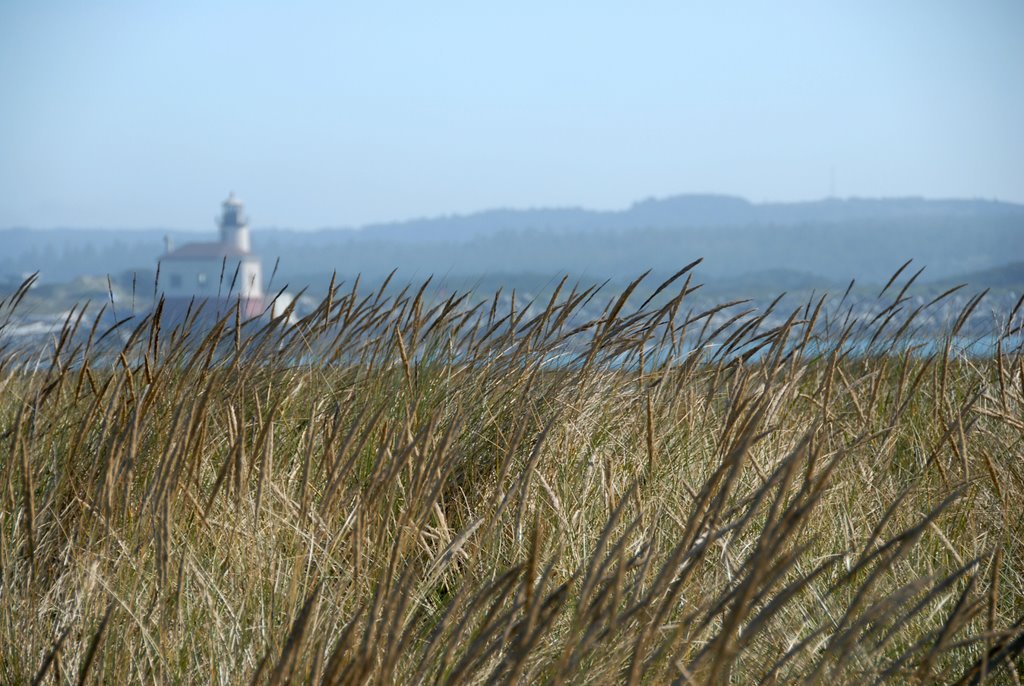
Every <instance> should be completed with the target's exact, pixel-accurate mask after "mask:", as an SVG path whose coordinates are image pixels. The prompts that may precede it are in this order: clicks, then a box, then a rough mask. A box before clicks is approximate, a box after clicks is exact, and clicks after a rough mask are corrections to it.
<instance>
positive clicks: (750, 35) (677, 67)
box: [0, 0, 1024, 229]
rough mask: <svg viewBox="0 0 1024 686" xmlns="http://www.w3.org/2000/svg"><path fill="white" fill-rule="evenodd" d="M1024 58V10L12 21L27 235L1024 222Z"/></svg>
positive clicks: (107, 16) (17, 180)
mask: <svg viewBox="0 0 1024 686" xmlns="http://www.w3.org/2000/svg"><path fill="white" fill-rule="evenodd" d="M1021 36H1024V2H1022V1H1021V0H1002V1H998V0H993V1H990V2H986V1H978V2H968V1H967V0H958V1H949V0H898V1H897V0H849V1H845V0H829V1H828V2H822V1H819V0H815V1H813V2H810V1H808V2H782V1H769V0H763V1H761V2H738V1H737V2H685V1H681V0H666V1H665V2H645V1H642V0H634V1H632V2H614V3H613V2H597V1H595V0H586V1H578V2H568V1H565V2H558V1H552V0H547V1H544V2H532V1H526V0H517V1H516V2H508V3H504V2H497V1H495V2H479V1H476V2H462V3H454V2H442V1H441V0H437V1H434V2H401V3H399V2H387V1H385V0H375V1H374V2H362V3H354V2H344V1H341V0H336V1H334V2H330V1H325V2H287V3H285V2H273V3H270V2H256V1H254V0H245V1H239V2H223V3H215V2H209V1H197V2H191V1H178V2H173V3H157V2H150V1H146V2H102V1H96V0H90V1H88V2H86V1H84V0H83V1H80V2H60V1H56V0H54V1H52V2H41V1H35V0H32V1H28V0H25V1H20V0H3V1H2V2H0V98H2V100H0V226H12V225H22V226H36V227H45V226H58V225H62V226H108V227H129V226H131V227H157V226H159V227H176V228H204V229H211V228H212V226H213V224H212V218H213V215H214V214H215V212H216V211H217V209H218V203H219V201H220V200H221V199H222V198H223V197H224V196H225V195H226V194H227V191H228V190H231V189H233V190H235V191H236V192H237V193H238V194H239V195H240V196H241V197H242V198H243V199H244V200H245V201H246V202H247V203H248V207H249V211H250V214H251V215H252V217H253V219H254V223H255V224H256V225H257V226H258V225H264V226H267V225H277V226H292V227H309V228H313V227H321V226H339V225H352V224H361V223H365V222H370V221H376V220H390V219H400V218H408V217H413V216H421V215H435V214H445V213H454V212H460V213H461V212H468V211H473V210H477V209H483V208H488V207H497V206H504V207H529V206H552V205H582V206H587V207H593V208H618V207H624V206H626V205H628V204H629V203H630V202H632V201H633V200H636V199H639V198H643V197H647V196H662V195H670V194H675V193H680V192H720V193H730V194H739V195H744V196H747V197H749V198H751V199H753V200H797V199H812V198H820V197H823V196H826V195H828V194H829V192H830V186H831V184H832V181H831V179H832V178H833V177H834V187H835V190H836V192H837V194H838V195H841V196H848V195H858V196H879V195H926V196H959V197H985V198H993V197H995V198H1001V199H1006V200H1012V201H1016V202H1024V40H1021V38H1020V37H1021ZM833 170H834V174H833Z"/></svg>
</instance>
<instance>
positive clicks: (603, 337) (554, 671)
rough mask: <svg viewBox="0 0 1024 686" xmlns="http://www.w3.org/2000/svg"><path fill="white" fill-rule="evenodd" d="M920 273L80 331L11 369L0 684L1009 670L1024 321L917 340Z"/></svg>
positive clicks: (1021, 570)
mask: <svg viewBox="0 0 1024 686" xmlns="http://www.w3.org/2000/svg"><path fill="white" fill-rule="evenodd" d="M898 276H899V275H898ZM904 281H905V279H904ZM905 285H906V284H905V283H903V281H901V279H900V278H896V277H894V280H893V281H892V282H891V283H890V284H889V286H888V287H887V288H886V289H885V291H884V292H883V293H882V294H881V295H880V296H879V297H880V298H882V299H883V300H884V301H885V303H886V308H883V309H882V314H881V315H878V316H875V317H873V318H872V319H869V320H865V319H857V318H853V317H844V316H843V313H844V310H843V309H842V307H839V306H833V305H837V304H838V303H839V302H841V297H840V296H839V295H836V296H830V297H831V300H830V299H828V298H826V299H825V300H824V301H822V300H818V299H815V300H812V301H810V302H808V303H806V304H803V305H801V306H800V307H799V308H794V309H793V310H792V312H785V313H783V314H785V317H784V318H783V320H782V321H784V323H783V324H782V325H772V326H768V325H767V324H766V323H765V322H767V321H768V320H767V319H766V317H765V312H746V313H744V312H743V307H742V306H739V307H738V308H737V307H733V308H725V309H723V310H721V311H719V312H717V313H715V312H694V311H691V310H690V309H689V308H688V306H687V294H688V293H689V292H690V291H691V289H692V288H694V285H693V284H692V282H691V281H690V279H689V273H687V271H686V270H683V272H681V273H680V274H677V275H676V277H675V278H674V279H673V280H670V281H669V282H667V283H666V284H663V288H661V289H659V291H660V292H659V293H658V294H657V297H656V298H654V299H652V300H650V301H649V302H643V303H640V302H637V300H638V299H637V298H636V297H634V296H633V293H634V290H633V287H630V288H629V289H627V290H626V291H625V292H624V293H622V294H621V295H617V296H615V297H612V298H610V299H609V300H608V304H607V307H605V309H604V313H603V314H602V315H601V316H600V317H599V318H597V319H595V320H593V321H585V322H581V321H579V319H578V318H577V317H575V316H574V313H575V312H576V311H578V310H579V308H580V307H581V306H582V304H584V303H588V302H596V301H597V300H598V299H600V298H602V297H603V296H602V294H601V292H599V291H597V290H595V289H583V290H579V289H573V288H571V287H570V286H569V285H568V284H566V283H565V282H563V285H562V286H560V287H559V289H558V290H557V291H556V292H555V294H554V296H553V297H551V298H550V300H548V299H545V301H544V302H540V303H530V304H529V307H527V303H517V302H516V299H515V297H513V298H512V299H511V301H509V300H508V299H499V298H497V297H496V298H495V299H493V300H489V301H482V302H476V301H474V300H473V296H472V294H464V295H453V296H451V297H450V298H447V299H439V300H431V299H428V298H427V296H426V295H425V294H426V293H428V292H429V290H428V286H427V285H426V284H424V285H422V287H413V288H410V289H407V290H403V291H401V292H397V293H393V294H389V293H390V292H389V293H386V292H385V291H384V290H383V289H382V290H381V291H378V292H374V293H369V294H362V293H361V292H360V291H359V290H358V288H356V287H354V286H353V287H351V288H345V289H342V288H341V287H334V286H332V288H331V292H330V293H329V294H328V296H327V297H326V298H325V299H324V301H323V302H322V303H321V305H320V307H319V308H318V309H317V310H316V311H314V312H313V313H312V314H310V315H309V316H307V317H305V318H303V319H301V320H300V321H299V322H298V323H297V324H294V325H288V324H286V323H285V321H284V319H278V320H274V321H270V322H251V323H249V324H243V322H241V321H239V319H238V317H237V316H236V314H232V313H229V314H227V315H226V316H225V317H224V318H222V319H220V320H219V321H218V322H217V323H216V325H215V326H213V327H212V329H205V328H204V329H201V328H200V327H199V326H190V325H189V323H188V322H187V321H186V322H183V323H178V324H175V325H173V326H172V325H171V324H170V323H169V322H164V323H162V322H161V317H160V313H159V312H157V313H156V315H155V316H153V317H147V318H145V319H144V320H142V321H132V322H126V323H124V324H122V325H121V326H120V327H119V328H118V329H117V330H116V331H114V332H113V333H108V334H107V335H106V336H105V337H104V333H105V332H104V330H102V328H97V329H93V330H91V331H90V330H89V322H90V321H91V320H90V319H89V318H88V317H87V316H83V315H82V312H81V310H78V311H76V312H73V313H72V314H71V315H70V316H69V317H68V322H67V325H66V326H65V329H64V331H63V332H62V333H61V334H60V335H58V336H57V337H55V339H54V342H53V345H52V346H51V347H50V348H48V349H47V350H45V351H43V352H40V351H38V350H35V351H31V352H26V351H24V350H20V349H15V348H14V347H13V346H11V345H9V344H7V345H6V347H3V348H2V350H0V473H2V478H0V483H2V485H3V493H2V495H0V653H2V654H3V656H4V657H3V659H2V660H0V680H2V681H3V682H6V683H31V682H33V681H36V682H40V683H49V682H53V683H65V682H79V681H81V682H97V683H138V682H152V681H159V682H167V683H225V684H227V683H275V684H276V683H287V682H290V683H436V682H443V683H484V682H487V683H491V682H501V683H506V682H507V683H530V684H533V683H552V684H554V683H666V682H674V683H681V684H688V683H694V684H705V683H713V684H714V683H737V684H747V683H766V684H773V683H778V684H789V683H805V682H806V683H829V684H862V683H911V684H916V683H936V682H938V683H990V684H993V683H1019V680H1020V672H1021V671H1022V670H1024V665H1022V664H1021V658H1020V655H1021V651H1022V649H1024V596H1022V592H1024V578H1022V575H1024V523H1022V521H1021V516H1020V503H1021V502H1022V500H1024V461H1022V459H1021V457H1022V445H1024V443H1022V438H1024V420H1022V417H1024V357H1022V355H1021V354H1020V349H1019V345H1018V347H1017V348H1016V349H1013V345H1012V342H1013V341H1018V342H1019V340H1020V331H1019V330H1014V328H1013V326H1014V322H1017V324H1019V321H1018V320H1019V316H1020V313H1019V312H1014V313H1004V314H1005V315H1006V317H1004V324H1005V326H1004V327H1003V329H1002V330H1001V331H997V332H996V334H997V340H998V341H999V344H998V346H997V348H996V350H995V351H994V353H995V354H994V355H993V356H991V357H989V358H974V357H968V356H964V355H958V354H957V344H956V340H957V339H956V336H955V334H956V333H957V328H958V327H959V326H960V325H961V322H960V321H952V322H950V324H949V330H948V335H947V337H946V338H944V339H942V340H937V341H935V342H934V343H935V344H934V345H933V346H932V347H930V348H926V349H916V350H915V349H913V347H912V344H913V335H912V334H913V331H914V325H913V317H910V318H909V323H906V324H904V323H905V322H908V315H909V314H911V313H910V312H908V309H907V307H906V304H907V303H906V300H905V296H904V293H905V288H904V286H905ZM901 289H902V290H901ZM19 295H20V294H15V296H14V297H12V298H10V299H9V300H8V301H6V302H5V303H4V304H3V305H2V306H0V326H2V325H3V324H2V323H3V322H4V321H11V317H12V316H13V315H14V314H16V312H17V300H18V299H19ZM978 303H979V301H977V300H972V301H971V303H970V304H969V305H968V308H970V309H974V308H976V307H977V306H978ZM731 312H735V313H736V317H735V319H733V318H732V316H731V315H730V316H725V314H724V313H731ZM963 319H966V317H964V318H963ZM730 320H732V321H731V322H730ZM725 324H728V325H727V326H726V325H725ZM114 340H116V341H117V344H116V346H111V341H114ZM4 345H5V344H4V341H3V339H2V338H0V346H4Z"/></svg>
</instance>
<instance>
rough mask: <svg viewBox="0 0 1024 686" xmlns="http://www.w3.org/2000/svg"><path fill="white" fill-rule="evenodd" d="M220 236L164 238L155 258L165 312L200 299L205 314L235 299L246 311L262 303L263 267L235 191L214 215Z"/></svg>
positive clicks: (257, 310) (255, 312)
mask: <svg viewBox="0 0 1024 686" xmlns="http://www.w3.org/2000/svg"><path fill="white" fill-rule="evenodd" d="M216 222H217V227H218V229H219V230H220V236H219V238H220V240H219V241H212V242H208V243H205V242H204V243H186V244H185V245H182V246H181V247H179V248H174V247H173V246H172V245H171V243H170V241H169V240H168V241H166V244H165V251H164V254H163V255H162V256H161V257H160V259H159V263H160V266H159V274H160V278H159V283H158V286H159V289H160V292H161V293H162V295H163V297H164V309H165V312H167V313H168V314H169V315H173V314H174V313H178V312H185V311H188V308H189V307H194V306H196V305H197V304H198V303H199V302H205V303H206V305H205V308H206V312H207V313H209V314H223V313H225V312H227V311H228V310H229V309H230V308H231V307H234V306H235V304H239V305H240V306H241V308H242V315H243V316H245V317H257V316H259V315H260V314H262V313H263V310H264V309H265V305H266V303H265V300H266V299H265V297H264V295H263V269H262V265H261V263H260V258H259V257H258V256H257V255H254V254H253V252H252V248H251V245H250V241H249V219H248V217H247V216H246V214H245V207H244V205H243V204H242V201H241V200H239V199H238V198H237V197H235V194H234V193H231V194H229V195H228V197H227V199H226V200H224V202H223V203H221V213H220V216H218V217H217V219H216Z"/></svg>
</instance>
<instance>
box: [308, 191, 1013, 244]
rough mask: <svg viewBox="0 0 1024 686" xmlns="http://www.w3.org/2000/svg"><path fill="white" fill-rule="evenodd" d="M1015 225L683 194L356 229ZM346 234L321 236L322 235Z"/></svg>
mask: <svg viewBox="0 0 1024 686" xmlns="http://www.w3.org/2000/svg"><path fill="white" fill-rule="evenodd" d="M996 216H1004V217H1020V218H1024V205H1017V204H1013V203H1007V202H1002V201H998V200H980V199H978V200H970V199H937V200H931V199H926V198H919V197H909V198H843V199H840V198H827V199H823V200H814V201H806V202H792V203H777V202H775V203H752V202H750V201H749V200H746V199H744V198H741V197H738V196H731V195H714V194H684V195H675V196H670V197H667V198H649V199H646V200H641V201H638V202H635V203H633V204H632V205H631V206H630V207H628V208H627V209H625V210H612V211H599V210H588V209H584V208H577V207H569V208H538V209H518V210H517V209H493V210H484V211H481V212H474V213H471V214H464V215H450V216H442V217H431V218H423V219H411V220H406V221H400V222H386V223H378V224H370V225H367V226H363V227H361V228H359V229H356V230H355V231H356V235H357V236H359V237H363V238H373V239H386V240H391V241H401V242H407V241H408V242H423V241H426V242H434V241H456V242H461V241H467V240H472V239H473V238H477V237H480V236H487V235H492V234H495V233H500V232H503V231H574V232H576V231H608V230H614V231H624V230H629V229H685V228H725V227H752V226H783V225H785V226H796V225H802V224H845V223H848V222H854V221H891V220H895V219H911V218H919V219H924V218H928V217H942V218H946V219H948V218H953V217H996ZM340 230H345V231H350V230H351V229H339V228H334V229H330V228H328V229H322V231H340Z"/></svg>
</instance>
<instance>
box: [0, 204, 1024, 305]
mask: <svg viewBox="0 0 1024 686" xmlns="http://www.w3.org/2000/svg"><path fill="white" fill-rule="evenodd" d="M253 210H254V214H255V216H256V217H257V218H258V216H259V215H258V204H257V205H256V206H254V208H253ZM165 233H170V235H171V236H172V237H173V238H174V240H175V241H176V242H179V243H180V242H183V241H188V240H201V239H199V238H198V237H197V234H196V233H193V232H184V231H169V232H168V231H163V230H159V229H145V230H121V231H114V230H104V229H53V230H38V231H36V230H26V229H7V230H0V245H2V246H3V250H0V280H3V279H4V278H5V277H6V278H11V277H12V276H16V275H18V274H22V273H24V272H31V271H36V270H40V271H41V272H42V280H43V282H46V281H51V282H60V281H70V280H72V279H74V278H76V277H80V276H85V275H89V274H113V275H115V276H116V275H119V274H121V273H123V272H127V271H134V272H137V273H139V274H142V275H148V274H151V273H152V271H153V269H154V268H155V266H156V260H157V257H158V256H159V255H160V253H161V252H162V251H163V236H164V234H165ZM208 233H209V234H211V235H212V233H213V228H212V227H211V228H210V231H209V232H208ZM253 245H254V248H255V249H256V250H257V251H258V252H259V253H260V254H261V255H262V256H263V258H264V262H265V271H266V273H267V274H268V275H269V274H270V272H271V271H272V269H273V265H274V262H275V259H276V258H279V259H280V268H279V270H278V274H277V277H276V280H275V285H277V286H280V285H281V284H283V283H285V282H287V283H289V284H291V285H292V286H293V287H295V286H296V285H298V286H301V285H305V284H307V283H310V284H314V285H318V284H319V285H322V284H324V283H326V282H327V281H329V279H330V275H331V273H332V272H335V271H337V272H338V274H339V275H340V276H342V277H345V278H349V277H352V276H354V275H355V274H357V273H361V274H363V275H365V276H366V277H368V278H376V277H379V276H381V275H384V274H387V273H388V272H390V271H391V270H392V269H395V268H398V270H399V278H419V277H422V276H426V275H427V274H438V275H448V276H466V277H476V276H488V275H493V274H534V275H555V274H563V273H571V274H574V275H585V276H586V277H587V278H595V279H603V278H617V279H618V278H628V277H630V276H632V275H635V274H638V273H640V272H642V271H644V270H646V269H652V270H654V272H655V273H656V274H658V273H668V274H671V273H672V272H674V271H675V270H676V269H678V268H679V267H680V266H682V265H684V264H686V263H688V262H690V261H691V260H693V259H695V258H697V257H703V258H705V262H704V264H703V265H702V267H701V269H700V272H701V276H702V277H704V278H706V279H712V278H713V279H731V280H734V281H735V280H737V279H739V281H735V283H738V284H746V285H750V286H753V285H755V284H757V283H765V284H768V287H770V288H776V287H779V288H783V289H785V288H791V287H800V285H811V284H818V283H826V284H836V283H848V282H849V279H851V278H857V280H858V281H859V282H861V283H871V282H880V281H884V280H885V279H886V278H887V277H888V276H889V275H890V274H891V273H892V271H893V270H894V269H896V268H897V267H898V266H899V265H900V264H902V263H903V262H904V261H905V260H907V259H909V258H914V259H915V263H916V264H919V265H927V271H926V272H925V274H924V275H923V276H922V278H921V280H920V283H925V282H927V281H941V280H944V279H952V278H954V277H957V276H958V275H961V274H978V275H981V274H989V276H991V278H999V279H1002V281H1001V283H1007V284H1014V283H1018V282H1022V283H1024V277H1022V276H1021V275H1020V273H1019V270H1018V271H1014V269H1012V268H1009V267H1007V265H1008V264H1010V263H1012V262H1016V261H1019V260H1020V257H1021V256H1022V255H1024V205H1015V204H1010V203H1003V202H997V201H987V200H927V199H922V198H896V199H843V200H840V199H827V200H820V201H815V202H802V203H751V202H749V201H747V200H744V199H742V198H737V197H731V196H723V195H680V196H675V197H670V198H663V199H649V200H643V201H640V202H637V203H634V204H633V205H632V206H630V207H628V208H626V209H624V210H621V211H594V210H587V209H581V208H563V209H527V210H513V209H497V210H489V211H486V212H478V213H474V214H468V215H457V216H447V217H435V218H428V219H416V220H410V221H403V222H392V223H387V224H375V225H370V226H365V227H361V228H359V229H344V228H338V229H321V230H317V231H294V230H289V229H276V228H275V229H272V228H260V227H259V226H258V225H257V226H256V227H255V228H254V230H253ZM1004 267H1005V268H1006V271H1005V273H1003V272H999V271H998V270H1000V269H1003V268H1004ZM992 270H997V271H992ZM986 278H988V277H986ZM1007 287H1012V286H1007Z"/></svg>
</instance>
